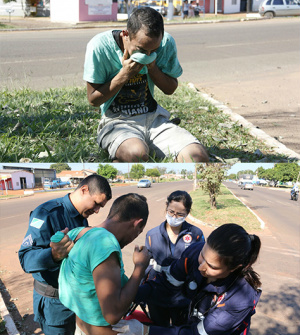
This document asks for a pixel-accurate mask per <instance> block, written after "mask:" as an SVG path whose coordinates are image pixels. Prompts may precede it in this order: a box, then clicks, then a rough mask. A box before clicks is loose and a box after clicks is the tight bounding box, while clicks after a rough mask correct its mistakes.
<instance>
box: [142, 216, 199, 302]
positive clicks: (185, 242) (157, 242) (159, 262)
mask: <svg viewBox="0 0 300 335" xmlns="http://www.w3.org/2000/svg"><path fill="white" fill-rule="evenodd" d="M199 242H200V243H201V244H203V243H204V235H203V232H202V230H201V229H200V228H198V227H196V226H194V225H191V224H189V223H188V222H186V221H184V222H183V224H182V226H181V231H180V233H179V235H178V238H177V240H176V242H175V244H173V243H172V242H171V241H170V238H169V235H168V233H167V230H166V221H164V222H162V223H161V224H160V225H159V226H157V227H155V228H153V229H151V230H149V231H148V232H147V235H146V242H145V244H146V247H147V249H148V250H149V252H150V253H151V256H152V258H151V261H150V265H149V266H148V268H147V270H146V272H145V273H146V277H145V280H148V281H149V280H152V279H154V278H155V277H156V276H157V274H158V273H159V272H161V267H167V266H169V265H170V264H171V263H172V262H173V261H174V260H176V259H179V258H180V257H181V255H182V253H183V252H184V251H185V250H186V249H187V248H188V247H189V246H190V245H192V244H194V243H196V244H198V243H199ZM138 299H139V295H137V300H138ZM153 303H154V301H153ZM189 303H190V300H189V299H186V297H183V296H182V294H181V292H180V290H179V291H178V294H177V296H176V300H175V299H172V306H173V307H183V306H188V305H189ZM155 304H158V305H160V306H170V305H169V300H168V299H167V298H166V295H165V294H163V295H161V296H160V297H157V298H156V300H155Z"/></svg>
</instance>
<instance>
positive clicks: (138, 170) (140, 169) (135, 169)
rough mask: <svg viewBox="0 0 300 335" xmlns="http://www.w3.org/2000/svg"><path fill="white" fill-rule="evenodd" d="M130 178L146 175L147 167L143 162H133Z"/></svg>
mask: <svg viewBox="0 0 300 335" xmlns="http://www.w3.org/2000/svg"><path fill="white" fill-rule="evenodd" d="M129 175H130V178H133V179H140V178H142V177H144V175H145V167H144V165H142V164H133V165H132V166H131V170H130V172H129Z"/></svg>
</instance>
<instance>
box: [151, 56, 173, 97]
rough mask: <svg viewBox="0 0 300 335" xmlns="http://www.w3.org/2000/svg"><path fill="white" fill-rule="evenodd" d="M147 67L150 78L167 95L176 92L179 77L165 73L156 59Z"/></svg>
mask: <svg viewBox="0 0 300 335" xmlns="http://www.w3.org/2000/svg"><path fill="white" fill-rule="evenodd" d="M147 67H148V74H149V76H150V78H151V79H152V81H153V83H154V84H155V85H156V86H157V87H158V88H159V89H160V90H161V91H163V92H164V93H165V94H167V95H171V94H173V93H174V92H175V90H176V89H177V87H178V80H177V78H173V77H170V76H168V75H167V74H165V73H163V72H162V71H161V70H160V68H159V67H158V66H157V65H156V62H155V61H154V62H152V63H151V64H149V65H147Z"/></svg>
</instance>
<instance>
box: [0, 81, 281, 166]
mask: <svg viewBox="0 0 300 335" xmlns="http://www.w3.org/2000/svg"><path fill="white" fill-rule="evenodd" d="M155 96H156V99H157V100H158V102H159V103H160V104H161V105H162V106H163V107H165V108H166V109H167V110H169V111H170V112H171V115H172V116H171V118H175V117H178V118H180V119H181V124H180V126H182V127H184V128H186V129H187V130H189V131H190V132H191V133H192V134H194V135H195V136H196V137H197V138H198V139H199V140H200V142H201V143H203V144H204V145H205V146H206V148H207V149H208V152H209V155H210V160H211V161H216V162H238V161H241V162H256V161H265V160H267V161H269V162H272V161H273V162H282V161H285V162H286V161H287V157H285V156H283V155H279V154H276V153H275V152H274V151H273V150H272V148H269V147H267V146H266V145H265V144H264V143H262V142H261V141H259V140H257V139H256V138H254V137H253V136H251V135H250V134H249V132H248V131H247V129H244V128H243V127H241V126H240V125H238V124H237V123H234V122H232V121H231V120H230V118H229V117H228V116H227V115H225V114H223V113H222V112H221V111H219V110H218V109H217V108H216V107H214V106H213V105H211V104H210V103H208V102H207V101H205V100H203V99H202V98H201V96H200V95H199V94H197V93H196V92H195V91H194V90H193V89H191V88H189V87H188V85H187V84H184V83H183V84H181V85H180V86H179V88H178V89H177V91H176V92H175V94H173V95H172V96H166V95H164V94H163V93H161V92H160V91H159V90H157V91H156V93H155ZM0 117H1V125H0V160H1V161H2V162H30V161H32V162H81V161H89V162H93V161H96V162H97V161H98V162H100V161H101V162H109V159H108V155H107V153H106V152H104V151H103V150H99V148H98V145H97V143H96V139H97V126H98V123H99V120H100V113H99V110H98V108H94V107H91V106H89V104H88V102H87V98H86V90H85V88H83V87H70V88H57V89H49V90H46V91H34V90H31V89H29V88H22V89H20V90H8V89H2V91H1V98H0ZM257 149H258V150H257ZM149 161H150V162H155V161H156V162H172V161H173V158H172V157H168V158H165V159H164V160H162V161H158V160H156V159H155V158H154V157H153V158H151V159H150V160H149Z"/></svg>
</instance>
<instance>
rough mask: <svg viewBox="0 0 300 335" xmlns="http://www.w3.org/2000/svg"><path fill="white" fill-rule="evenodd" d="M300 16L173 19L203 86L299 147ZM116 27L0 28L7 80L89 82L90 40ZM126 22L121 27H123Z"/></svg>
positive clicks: (188, 75) (191, 75) (189, 77)
mask: <svg viewBox="0 0 300 335" xmlns="http://www.w3.org/2000/svg"><path fill="white" fill-rule="evenodd" d="M299 28H300V20H299V18H278V19H273V20H263V21H254V22H252V21H249V22H227V23H224V22H223V23H218V24H184V25H178V24H177V25H168V26H166V31H168V32H170V33H171V34H172V35H173V36H174V38H175V40H176V43H177V49H178V56H179V60H180V62H181V64H182V67H183V70H184V73H183V75H182V76H181V78H180V80H181V81H184V82H192V83H193V84H194V85H195V86H196V87H197V88H198V89H200V91H201V92H205V93H208V94H210V95H211V96H213V97H214V98H215V99H216V100H218V101H220V102H223V103H224V104H226V105H227V106H228V107H230V108H231V109H232V110H233V111H234V112H236V113H238V114H240V115H242V116H243V117H245V118H246V119H247V120H248V121H250V122H252V123H253V124H254V126H255V127H259V128H260V129H262V130H263V131H265V132H266V133H267V134H268V135H270V136H272V137H274V138H276V139H278V140H279V141H280V142H282V143H283V144H285V145H286V146H287V147H288V148H289V149H292V150H294V151H296V152H297V153H300V132H299V127H300V101H299V87H300V57H299V50H300V39H299ZM107 29H110V28H107V27H106V28H99V27H98V28H96V29H74V30H49V31H19V32H18V31H15V32H0V39H1V51H0V57H1V77H2V79H1V81H0V86H1V87H9V88H13V87H15V88H19V87H20V86H22V87H23V86H28V87H31V88H33V89H48V88H51V87H62V86H72V85H79V86H82V85H85V84H84V82H83V80H82V74H83V62H84V54H85V48H86V44H87V42H88V41H89V40H90V39H91V37H93V36H94V35H96V34H97V33H99V32H101V31H104V30H107ZM118 29H121V28H118Z"/></svg>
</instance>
